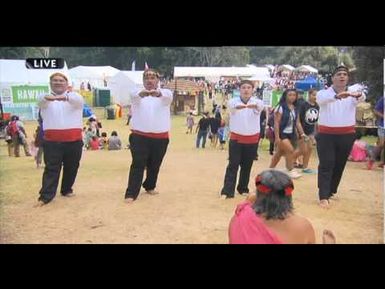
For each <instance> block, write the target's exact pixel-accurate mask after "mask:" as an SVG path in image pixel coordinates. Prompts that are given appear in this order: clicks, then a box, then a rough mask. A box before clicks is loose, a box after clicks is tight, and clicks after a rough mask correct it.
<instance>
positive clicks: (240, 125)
mask: <svg viewBox="0 0 385 289" xmlns="http://www.w3.org/2000/svg"><path fill="white" fill-rule="evenodd" d="M247 104H249V105H250V104H256V105H257V107H258V108H257V109H254V108H253V109H251V108H244V109H236V108H235V107H236V106H238V105H245V103H244V102H242V100H241V98H240V97H235V98H232V99H231V100H230V101H229V109H230V112H231V113H230V131H231V132H234V133H236V134H240V135H255V134H257V133H259V132H260V115H261V112H262V110H263V108H264V105H263V101H262V100H260V99H258V98H256V97H251V98H250V99H249V100H248V102H247Z"/></svg>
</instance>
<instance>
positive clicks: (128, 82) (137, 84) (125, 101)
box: [107, 70, 143, 106]
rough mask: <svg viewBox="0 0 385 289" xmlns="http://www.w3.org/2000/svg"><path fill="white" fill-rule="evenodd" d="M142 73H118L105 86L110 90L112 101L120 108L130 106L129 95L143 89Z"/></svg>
mask: <svg viewBox="0 0 385 289" xmlns="http://www.w3.org/2000/svg"><path fill="white" fill-rule="evenodd" d="M142 79H143V71H124V70H122V71H119V72H118V73H116V74H115V75H114V76H113V77H111V78H110V80H109V81H108V83H107V85H108V88H110V89H111V96H112V101H113V102H114V103H116V104H120V105H122V106H127V105H129V104H130V102H131V101H130V99H131V93H132V92H133V91H134V90H135V89H138V88H143V80H142Z"/></svg>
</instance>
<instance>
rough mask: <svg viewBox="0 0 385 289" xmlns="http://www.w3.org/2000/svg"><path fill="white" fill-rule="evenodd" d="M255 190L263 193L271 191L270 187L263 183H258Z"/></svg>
mask: <svg viewBox="0 0 385 289" xmlns="http://www.w3.org/2000/svg"><path fill="white" fill-rule="evenodd" d="M257 190H258V192H260V193H263V194H267V193H270V192H271V189H270V188H269V187H268V186H265V185H263V184H259V185H258V186H257Z"/></svg>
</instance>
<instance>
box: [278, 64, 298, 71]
mask: <svg viewBox="0 0 385 289" xmlns="http://www.w3.org/2000/svg"><path fill="white" fill-rule="evenodd" d="M294 69H295V67H294V66H291V65H290V64H283V65H281V66H279V67H278V70H285V71H293V70H294Z"/></svg>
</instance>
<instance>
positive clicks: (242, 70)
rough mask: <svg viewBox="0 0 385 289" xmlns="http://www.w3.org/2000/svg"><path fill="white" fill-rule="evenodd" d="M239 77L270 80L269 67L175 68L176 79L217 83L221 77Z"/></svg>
mask: <svg viewBox="0 0 385 289" xmlns="http://www.w3.org/2000/svg"><path fill="white" fill-rule="evenodd" d="M225 76H238V77H251V76H254V77H256V78H260V79H259V80H262V79H265V78H270V74H269V70H268V68H267V67H256V66H254V65H248V66H246V67H202V66H192V67H188V66H176V67H174V78H176V77H205V78H206V79H209V80H212V81H217V80H219V78H220V77H225Z"/></svg>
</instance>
